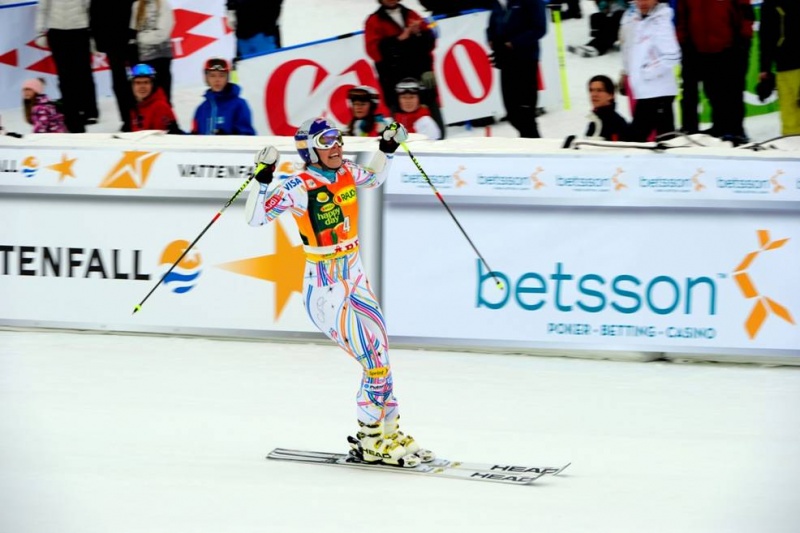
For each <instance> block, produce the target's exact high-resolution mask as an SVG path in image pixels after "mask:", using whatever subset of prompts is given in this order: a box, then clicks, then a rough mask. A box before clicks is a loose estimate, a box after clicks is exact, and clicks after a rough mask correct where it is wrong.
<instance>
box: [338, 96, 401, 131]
mask: <svg viewBox="0 0 800 533" xmlns="http://www.w3.org/2000/svg"><path fill="white" fill-rule="evenodd" d="M379 98H380V97H379V96H378V91H376V90H375V89H374V88H372V87H369V86H368V85H360V86H358V87H353V88H352V89H350V91H348V93H347V101H348V103H349V104H350V110H351V113H352V118H351V119H350V123H349V124H348V125H347V128H346V129H345V132H344V133H345V135H351V136H355V137H377V136H378V135H380V133H381V132H382V131H383V130H384V129H386V127H387V126H388V125H389V123H390V122H391V121H389V120H386V119H385V118H384V117H383V115H381V114H380V113H378V103H379Z"/></svg>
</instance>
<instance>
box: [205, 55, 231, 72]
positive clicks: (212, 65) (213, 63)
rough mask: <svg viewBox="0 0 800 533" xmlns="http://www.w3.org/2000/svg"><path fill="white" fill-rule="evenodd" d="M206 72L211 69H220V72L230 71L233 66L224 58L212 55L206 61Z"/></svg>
mask: <svg viewBox="0 0 800 533" xmlns="http://www.w3.org/2000/svg"><path fill="white" fill-rule="evenodd" d="M204 70H205V71H206V72H209V71H218V72H230V70H231V67H230V66H229V65H228V62H227V61H225V60H224V59H221V58H217V57H212V58H211V59H209V60H208V61H206V65H205V69H204Z"/></svg>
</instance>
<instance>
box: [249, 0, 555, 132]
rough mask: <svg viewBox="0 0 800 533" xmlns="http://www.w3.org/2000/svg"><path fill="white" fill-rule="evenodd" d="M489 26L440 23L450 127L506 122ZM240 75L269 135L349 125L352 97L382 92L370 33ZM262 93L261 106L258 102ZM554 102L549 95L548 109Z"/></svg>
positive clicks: (440, 78) (439, 69)
mask: <svg viewBox="0 0 800 533" xmlns="http://www.w3.org/2000/svg"><path fill="white" fill-rule="evenodd" d="M487 20H488V11H483V12H477V13H471V14H468V15H461V16H458V17H451V18H444V19H440V20H438V21H437V25H436V28H437V31H438V33H439V38H438V39H437V41H436V49H435V51H434V57H435V66H434V68H435V70H436V75H437V82H438V88H439V97H440V101H441V103H442V113H443V115H444V118H445V121H446V122H447V123H450V124H452V123H454V122H462V121H466V120H470V119H474V118H479V117H487V116H495V117H500V116H503V115H504V114H505V111H504V108H503V104H502V101H501V96H500V85H499V75H498V71H497V70H496V69H494V68H492V65H491V62H490V60H489V53H490V51H489V49H488V47H487V44H486V37H485V36H486V25H487ZM551 40H552V39H550V38H546V39H543V40H542V41H543V50H542V57H543V58H545V59H543V61H546V62H547V65H546V66H545V68H543V69H542V70H543V72H544V74H543V75H544V77H545V78H546V79H547V81H548V82H549V83H545V84H544V90H543V93H548V95H549V93H550V92H553V93H554V94H556V95H557V94H560V93H559V91H560V89H559V88H558V65H557V62H556V55H555V51H554V49H553V48H552V44H551ZM545 41H547V43H546V44H545ZM546 49H549V50H551V52H548V51H546ZM553 65H555V66H554V67H553ZM237 70H238V74H239V81H240V82H241V84H242V86H244V87H247V88H248V94H249V95H251V96H250V98H251V100H250V103H251V107H252V110H253V125H254V127H255V129H256V131H258V132H263V133H266V134H275V135H293V134H294V132H295V131H296V130H297V127H298V126H299V125H300V124H301V123H302V122H303V121H304V120H306V119H307V118H309V117H313V116H315V115H318V116H328V117H332V118H333V120H335V121H336V122H337V123H339V124H347V123H348V122H349V121H350V111H349V109H348V104H347V91H348V90H349V89H350V88H351V87H353V86H356V85H369V86H372V87H374V88H376V89H378V90H380V85H379V84H378V78H377V74H376V72H375V70H374V64H373V62H372V60H371V59H370V58H369V56H367V54H366V51H365V49H364V35H363V32H357V33H353V34H350V35H348V36H343V37H341V38H334V39H329V40H325V41H320V42H317V43H311V44H308V45H303V46H297V47H292V48H288V49H285V50H279V51H277V52H274V53H271V54H268V55H264V56H259V57H254V58H249V59H244V60H242V61H240V62H239V63H238V67H237ZM548 78H549V79H548ZM259 87H260V88H262V89H261V90H260V91H259V93H258V98H257V99H256V98H255V96H253V95H254V94H256V93H255V92H254V91H256V88H259ZM548 95H544V94H543V96H542V98H543V101H546V100H547V99H548V98H549V96H548ZM556 98H557V97H556ZM551 100H552V99H551ZM382 111H383V112H384V114H387V112H386V110H385V109H382Z"/></svg>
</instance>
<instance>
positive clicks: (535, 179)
mask: <svg viewBox="0 0 800 533" xmlns="http://www.w3.org/2000/svg"><path fill="white" fill-rule="evenodd" d="M542 172H544V169H543V168H542V167H536V170H535V171H534V172H533V174H531V183H532V184H533V189H534V190H537V191H538V190H539V189H541V188H542V187H544V186H545V185H547V184H546V183H545V182H543V181H542V180H540V179H539V174H541V173H542Z"/></svg>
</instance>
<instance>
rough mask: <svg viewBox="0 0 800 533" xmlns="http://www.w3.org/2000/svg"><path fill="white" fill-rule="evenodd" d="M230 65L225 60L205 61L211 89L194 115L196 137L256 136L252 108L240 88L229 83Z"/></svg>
mask: <svg viewBox="0 0 800 533" xmlns="http://www.w3.org/2000/svg"><path fill="white" fill-rule="evenodd" d="M230 72H231V67H230V64H229V63H228V62H227V61H226V60H224V59H222V58H218V57H215V58H211V59H209V60H208V61H206V65H205V77H206V84H208V86H209V89H208V90H207V91H206V94H205V98H206V100H205V102H203V103H202V104H200V105H199V106H198V108H197V110H196V111H195V112H194V121H193V123H192V133H194V134H197V135H255V134H256V132H255V130H254V129H253V124H252V120H251V116H250V107H248V105H247V102H246V101H245V100H244V99H243V98H242V97H241V96H239V94H240V93H241V88H240V87H239V86H238V85H236V84H235V83H232V82H231V81H230V80H229V77H230Z"/></svg>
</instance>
